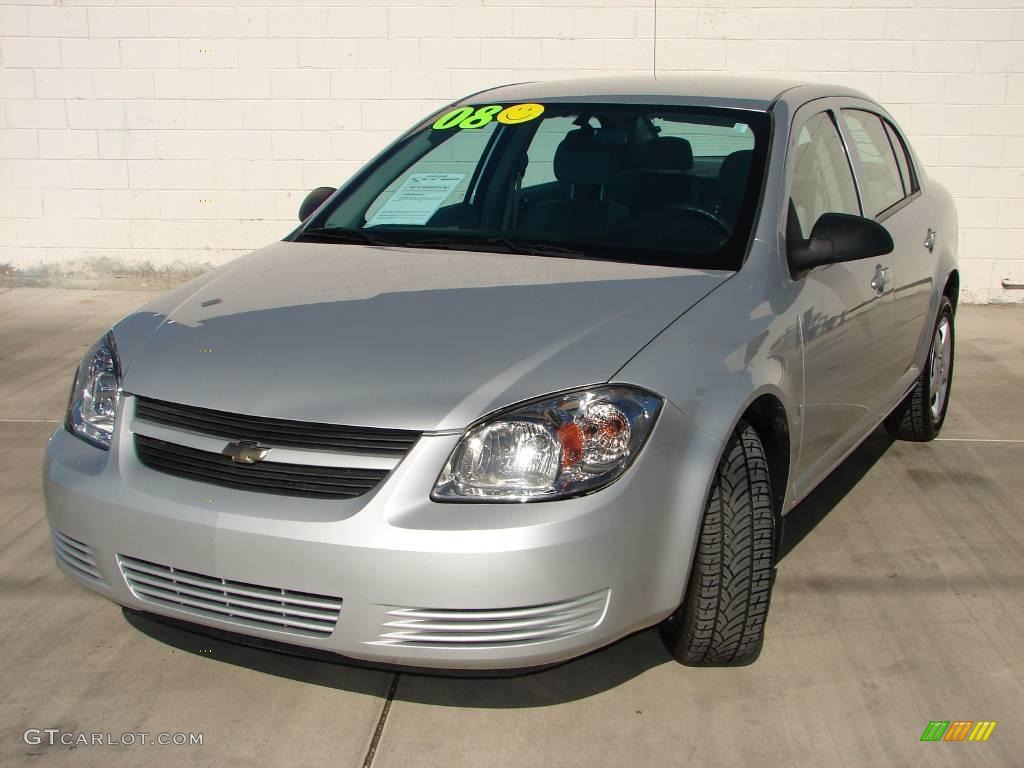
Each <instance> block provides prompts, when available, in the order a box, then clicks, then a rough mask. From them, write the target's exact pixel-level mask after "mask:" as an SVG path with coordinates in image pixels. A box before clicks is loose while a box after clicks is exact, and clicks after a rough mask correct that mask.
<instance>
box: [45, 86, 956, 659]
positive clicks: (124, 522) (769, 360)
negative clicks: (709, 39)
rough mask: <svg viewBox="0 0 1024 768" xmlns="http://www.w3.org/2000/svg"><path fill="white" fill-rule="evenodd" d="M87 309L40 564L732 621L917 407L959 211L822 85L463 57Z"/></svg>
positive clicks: (337, 609) (930, 405)
mask: <svg viewBox="0 0 1024 768" xmlns="http://www.w3.org/2000/svg"><path fill="white" fill-rule="evenodd" d="M300 220H301V222H302V223H301V225H300V226H299V227H298V228H297V229H295V230H294V231H293V232H292V233H291V234H289V235H288V236H287V237H285V238H284V240H283V241H282V242H279V243H275V244H273V245H270V246H268V247H266V248H264V249H262V250H259V251H256V252H255V253H252V254H251V255H248V256H245V257H243V258H240V259H237V260H235V261H233V262H231V263H229V264H227V265H225V266H222V267H220V268H218V269H215V270H213V271H210V272H208V273H206V274H204V275H203V276H201V277H199V278H197V279H195V280H193V281H192V282H190V283H187V284H185V285H183V286H181V287H179V288H177V289H176V290H174V291H171V292H170V293H168V294H166V295H165V296H163V297H162V298H160V299H158V300H156V301H154V302H153V303H152V304H150V305H148V306H146V307H144V308H142V309H140V310H138V311H137V312H134V313H133V314H131V315H129V316H128V317H126V318H124V319H123V320H121V321H120V322H118V323H117V324H115V325H114V326H113V328H112V329H111V330H110V331H109V332H108V333H106V334H105V335H104V336H103V337H102V338H100V339H99V340H98V341H96V343H95V345H94V346H93V347H92V348H91V349H90V350H89V351H88V353H87V354H86V355H85V357H84V359H83V360H82V362H81V365H80V367H79V368H78V371H77V374H76V376H75V380H74V385H73V389H72V392H71V397H70V402H69V405H68V411H67V417H66V420H65V422H64V423H63V424H62V425H61V426H60V428H59V429H57V431H56V432H55V433H54V434H53V436H52V438H51V439H50V442H49V445H48V448H47V451H46V459H45V467H44V480H45V492H46V511H47V516H48V518H49V523H50V526H51V529H52V538H53V548H54V553H55V555H56V559H57V563H58V564H59V566H60V568H61V569H62V570H63V571H64V572H65V573H66V574H67V575H68V576H70V577H71V578H72V579H74V580H75V581H77V582H78V583H80V584H81V585H82V586H84V587H86V588H88V589H91V590H93V591H95V592H97V593H99V594H101V595H103V596H105V597H107V598H109V599H110V600H112V601H114V602H116V603H118V604H120V605H122V606H124V607H125V608H127V609H129V610H132V611H139V612H145V613H148V614H152V615H155V616H157V617H161V618H163V619H165V620H178V621H184V622H188V623H190V624H193V625H200V626H202V627H205V628H207V629H208V630H210V631H220V632H230V633H234V634H235V635H240V636H242V637H244V638H246V639H247V640H249V641H253V642H261V643H268V642H270V643H273V642H276V643H282V644H285V645H287V646H289V647H296V646H298V647H300V649H313V650H315V651H320V652H328V653H334V654H338V655H340V656H344V657H348V658H352V659H359V660H363V661H369V662H372V663H377V664H395V665H402V666H412V667H417V668H424V667H432V668H439V669H467V670H474V669H475V670H485V669H526V668H531V667H537V666H543V665H547V664H551V663H554V662H558V661H562V660H565V659H568V658H571V657H574V656H578V655H580V654H583V653H586V652H587V651H590V650H592V649H595V648H598V647H600V646H603V645H606V644H608V643H611V642H613V641H614V640H616V639H618V638H621V637H623V636H625V635H627V634H629V633H632V632H635V631H637V630H639V629H642V628H645V627H651V626H654V625H659V627H660V629H661V633H662V636H663V637H664V640H665V642H666V645H667V647H668V649H669V651H670V652H671V653H672V655H673V656H674V657H675V658H676V659H678V660H679V661H680V662H682V663H685V664H694V665H702V664H707V665H722V664H743V663H749V662H750V661H752V660H753V659H754V658H756V656H757V654H758V653H759V651H760V649H761V647H762V643H763V637H764V631H765V620H766V617H767V613H768V606H769V600H770V596H771V590H772V582H773V575H774V569H775V561H776V556H777V550H778V545H779V539H780V532H781V530H782V525H783V521H784V520H785V516H786V514H787V513H788V512H790V511H791V510H792V509H793V508H794V506H795V505H796V504H797V503H798V502H800V500H801V499H803V498H805V497H806V496H807V494H808V493H809V492H810V491H811V490H813V489H814V488H815V486H817V485H818V484H819V483H820V482H821V481H822V480H823V479H824V478H825V477H826V476H827V475H828V474H829V473H830V472H831V471H832V470H833V469H834V468H835V467H836V466H837V465H838V464H839V463H840V462H842V461H843V459H844V458H845V457H846V456H847V455H848V454H849V453H850V452H851V451H853V450H854V449H855V448H856V447H857V445H858V444H859V443H860V442H861V441H863V440H864V439H865V437H867V436H868V435H869V434H870V433H871V432H872V431H873V430H874V429H875V428H876V427H878V426H879V425H880V424H883V423H884V424H885V427H886V428H887V429H888V430H889V432H890V433H891V434H892V435H894V436H895V437H897V438H900V439H904V440H913V441H926V440H930V439H932V438H934V437H935V436H936V434H937V433H938V431H939V429H940V428H941V427H942V423H943V419H944V417H945V414H946V408H947V405H948V403H949V397H950V385H951V376H952V372H953V350H954V347H953V342H954V333H953V328H954V323H953V321H954V311H955V308H956V302H957V296H958V272H957V267H956V242H957V224H956V213H955V210H954V207H953V202H952V199H951V197H950V195H949V193H948V192H947V191H946V190H945V189H943V187H942V186H940V184H939V183H938V182H936V181H935V180H934V179H932V178H930V177H929V176H928V174H927V172H926V170H925V168H924V167H923V166H922V164H921V162H920V160H919V158H918V157H917V155H916V154H915V153H914V151H913V149H912V147H911V146H910V143H909V142H908V140H907V137H906V135H905V134H904V133H903V131H902V130H901V129H900V128H899V126H898V125H897V123H896V121H895V120H894V119H893V117H892V115H890V114H889V113H888V112H887V111H886V110H885V109H883V108H882V107H880V106H879V105H878V104H877V103H875V102H874V101H872V100H871V99H870V98H868V97H867V96H864V95H863V94H860V93H858V92H856V91H852V90H849V89H846V88H841V87H831V86H822V85H808V84H799V83H783V82H775V81H757V80H747V79H714V78H675V79H673V78H659V79H657V80H647V79H596V80H574V81H569V82H548V83H529V84H520V85H511V86H506V87H500V88H495V89H492V90H488V91H483V92H481V93H476V94H473V95H472V96H469V97H467V98H466V99H463V100H461V101H458V102H455V103H453V104H451V105H449V106H447V107H445V108H443V109H441V110H439V111H438V112H437V113H436V114H433V115H431V116H430V117H428V118H426V119H425V120H423V121H422V122H421V123H419V124H418V125H416V126H415V127H413V128H412V129H411V130H409V131H408V132H407V133H405V134H404V135H402V136H401V137H400V138H398V139H397V140H396V141H395V142H394V143H393V144H391V146H389V147H388V148H387V149H385V150H384V151H383V152H381V154H379V155H378V156H377V157H376V158H374V159H373V160H372V161H370V162H369V164H367V165H366V166H365V167H364V168H363V169H362V170H360V171H359V172H358V173H356V174H355V176H353V178H352V179H351V180H349V181H348V182H347V183H345V184H344V185H343V186H342V187H340V188H339V189H333V188H326V187H325V188H320V189H317V190H314V191H313V192H312V193H310V195H309V196H308V197H307V198H306V200H305V202H304V203H303V205H302V209H301V211H300Z"/></svg>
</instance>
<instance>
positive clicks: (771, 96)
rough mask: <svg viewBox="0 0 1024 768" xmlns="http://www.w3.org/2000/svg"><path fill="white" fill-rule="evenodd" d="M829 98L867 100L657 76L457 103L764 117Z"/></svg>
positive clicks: (516, 91) (824, 88)
mask: <svg viewBox="0 0 1024 768" xmlns="http://www.w3.org/2000/svg"><path fill="white" fill-rule="evenodd" d="M827 96H851V97H854V98H859V99H867V100H868V101H871V99H870V98H869V97H868V96H865V95H864V94H863V93H861V92H859V91H856V90H853V89H852V88H846V87H844V86H841V85H822V84H819V83H808V82H801V81H799V80H775V79H769V78H760V77H739V76H734V75H659V76H658V77H657V78H654V77H650V76H647V77H640V76H634V77H588V78H579V79H573V80H547V81H537V82H529V83H516V84H514V85H502V86H498V87H496V88H489V89H487V90H483V91H479V92H477V93H473V94H470V95H469V96H467V97H465V98H464V99H460V101H459V102H458V103H460V104H462V103H477V104H478V103H480V101H481V100H486V101H497V102H509V101H513V102H514V101H519V102H525V101H546V102H558V101H601V102H609V103H620V104H622V103H624V104H647V103H652V102H653V103H656V104H687V105H691V106H708V107H731V108H734V109H752V110H759V111H766V110H768V109H770V108H771V107H772V105H773V104H774V103H775V102H776V101H779V100H785V101H787V102H790V103H791V104H792V105H793V106H799V104H803V103H805V102H807V101H811V100H813V99H819V98H823V97H827Z"/></svg>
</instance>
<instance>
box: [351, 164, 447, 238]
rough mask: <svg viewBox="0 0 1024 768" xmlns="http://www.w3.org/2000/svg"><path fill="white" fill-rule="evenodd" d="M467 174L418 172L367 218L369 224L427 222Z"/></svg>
mask: <svg viewBox="0 0 1024 768" xmlns="http://www.w3.org/2000/svg"><path fill="white" fill-rule="evenodd" d="M464 178H466V174H464V173H414V174H412V175H411V176H410V177H409V178H407V179H406V180H405V181H404V182H403V183H402V186H400V187H399V188H398V189H397V190H395V192H394V194H392V195H391V197H390V198H388V201H387V202H386V203H384V205H382V206H381V207H380V208H379V209H378V210H377V213H375V214H374V215H373V218H372V219H370V220H369V221H368V222H366V226H367V227H375V226H377V225H380V224H384V225H387V224H426V223H427V222H428V221H430V217H431V216H433V215H434V214H435V213H436V212H437V209H438V208H440V207H441V204H442V203H444V201H445V200H447V199H448V196H449V195H450V194H451V193H452V190H454V189H455V188H456V187H457V186H458V185H459V182H460V181H462V180H463V179H464Z"/></svg>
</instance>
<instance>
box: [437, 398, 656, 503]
mask: <svg viewBox="0 0 1024 768" xmlns="http://www.w3.org/2000/svg"><path fill="white" fill-rule="evenodd" d="M660 408H661V398H659V397H657V396H656V395H652V394H651V393H649V392H645V391H643V390H640V389H633V388H631V387H622V386H606V387H594V388H592V389H586V390H581V391H578V392H570V393H568V394H564V395H557V396H555V397H551V398H548V399H545V400H538V401H535V402H532V403H528V404H526V405H523V406H517V407H515V408H514V409H511V410H508V411H505V412H502V413H500V414H497V415H495V416H492V417H490V418H488V419H486V420H485V421H483V422H482V423H480V424H477V425H476V426H474V427H471V428H470V429H468V430H467V431H466V434H464V435H463V436H462V439H461V440H460V441H459V444H458V445H457V446H456V447H455V450H454V451H453V452H452V455H451V456H450V457H449V459H448V463H447V465H446V466H445V468H444V471H443V472H442V473H441V476H440V477H439V478H438V480H437V485H436V486H435V487H434V493H433V498H434V499H435V500H437V501H449V500H464V501H465V500H468V501H530V500H535V499H537V500H540V499H545V500H546V499H557V498H563V497H566V496H577V495H579V494H582V493H587V492H589V491H595V490H597V489H598V488H603V487H604V486H606V485H608V484H609V483H611V482H612V481H614V480H615V479H616V478H617V477H619V476H620V475H621V474H622V473H623V472H624V471H625V470H626V468H627V467H628V466H629V464H630V462H631V461H632V460H633V459H634V458H635V457H636V455H637V453H639V451H640V449H641V448H642V447H643V444H644V442H645V441H646V440H647V436H648V435H649V434H650V432H651V427H652V426H654V420H655V418H656V417H657V415H658V411H659V409H660Z"/></svg>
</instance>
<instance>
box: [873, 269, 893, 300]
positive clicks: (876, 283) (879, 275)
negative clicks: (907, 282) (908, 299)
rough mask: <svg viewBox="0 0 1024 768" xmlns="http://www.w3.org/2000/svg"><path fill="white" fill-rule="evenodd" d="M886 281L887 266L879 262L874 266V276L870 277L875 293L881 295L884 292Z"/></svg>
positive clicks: (887, 274)
mask: <svg viewBox="0 0 1024 768" xmlns="http://www.w3.org/2000/svg"><path fill="white" fill-rule="evenodd" d="M887 282H889V268H888V267H883V266H882V265H881V264H879V265H878V266H876V267H875V275H874V277H872V278H871V287H872V288H873V289H874V290H875V293H877V294H878V295H882V294H883V293H885V284H886V283H887Z"/></svg>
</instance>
